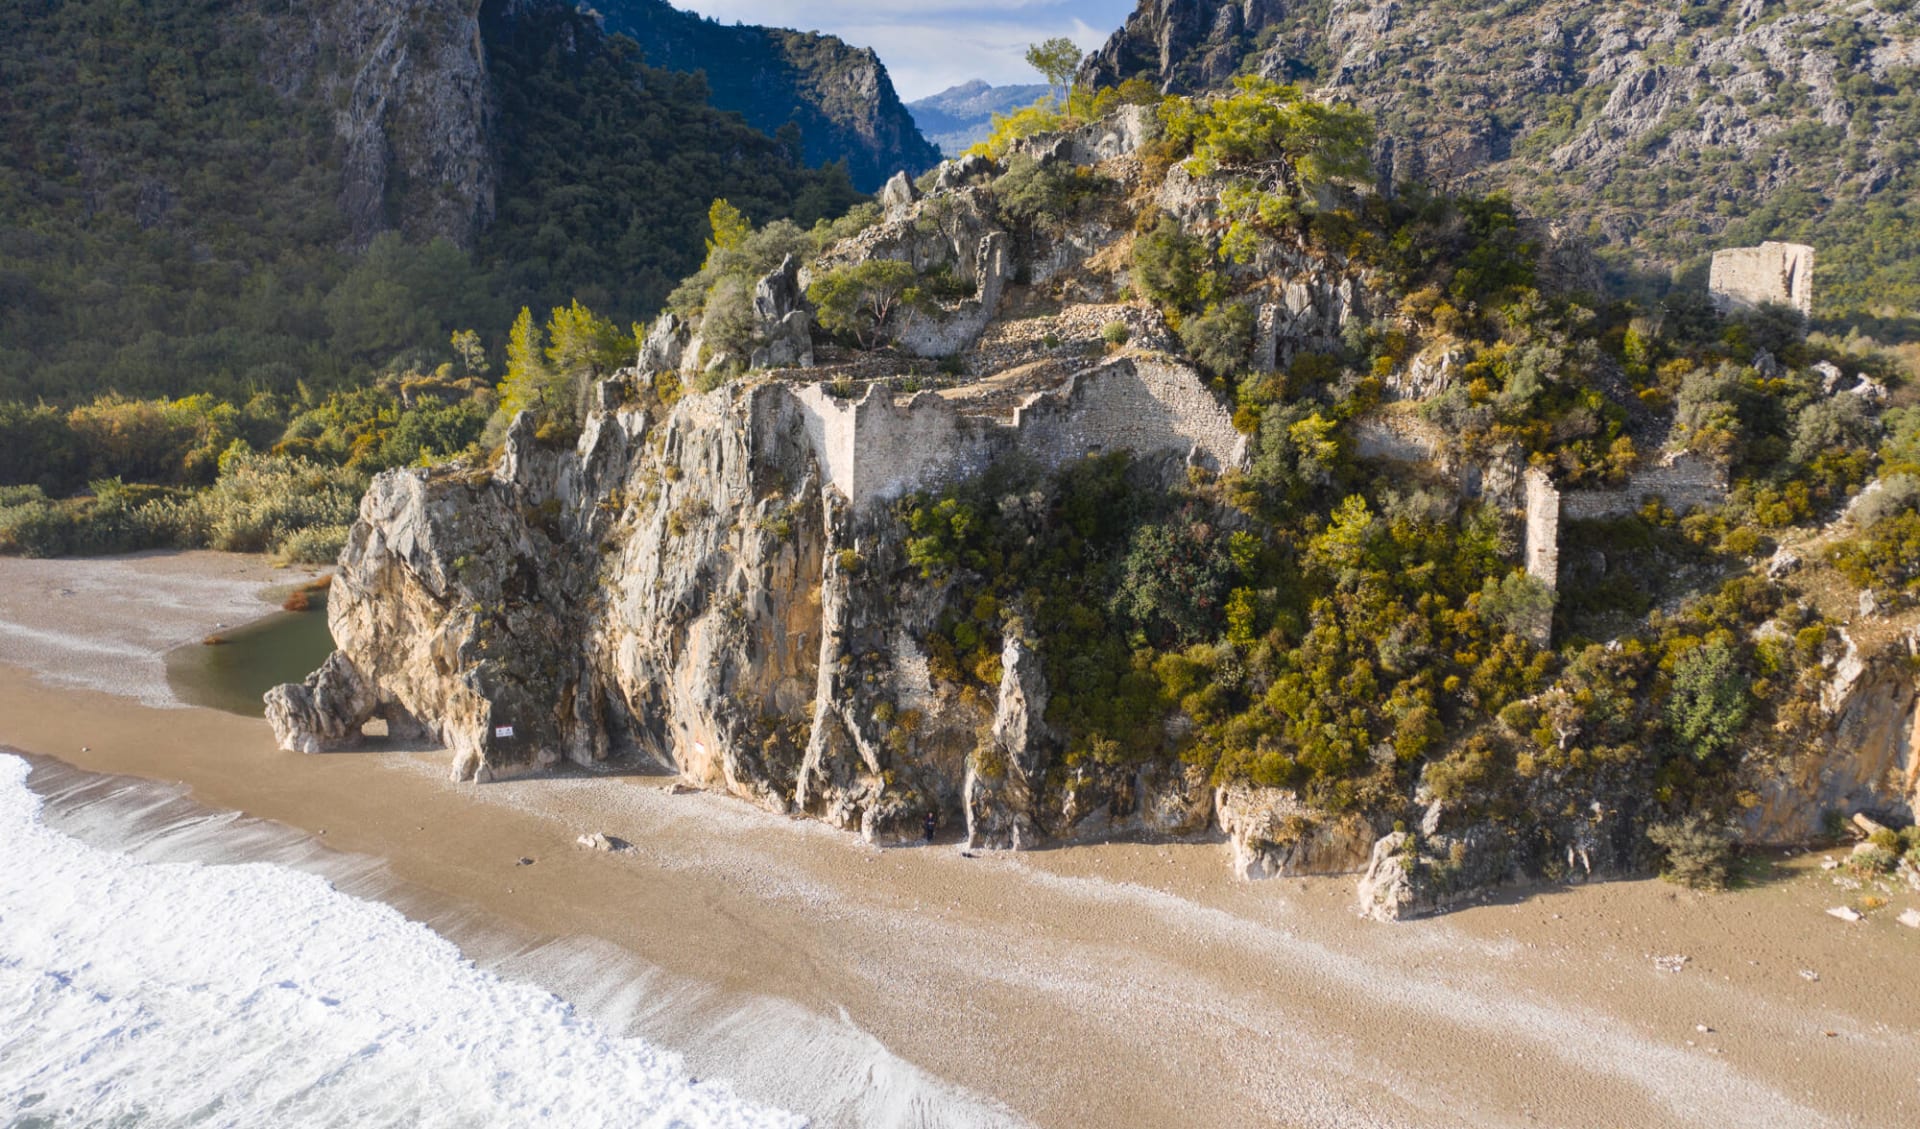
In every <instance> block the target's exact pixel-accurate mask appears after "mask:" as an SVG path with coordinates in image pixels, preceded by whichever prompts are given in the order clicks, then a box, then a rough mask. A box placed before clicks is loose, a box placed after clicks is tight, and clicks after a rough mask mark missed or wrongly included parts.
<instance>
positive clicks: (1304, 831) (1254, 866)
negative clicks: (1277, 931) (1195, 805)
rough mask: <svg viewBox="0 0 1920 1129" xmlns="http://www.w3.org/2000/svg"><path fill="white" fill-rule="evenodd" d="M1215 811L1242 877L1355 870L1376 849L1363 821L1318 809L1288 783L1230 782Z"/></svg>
mask: <svg viewBox="0 0 1920 1129" xmlns="http://www.w3.org/2000/svg"><path fill="white" fill-rule="evenodd" d="M1214 812H1215V818H1216V819H1217V820H1218V821H1219V824H1220V830H1221V831H1223V832H1225V833H1226V836H1227V841H1228V845H1229V846H1230V848H1231V849H1232V852H1233V873H1234V875H1235V876H1236V877H1238V878H1242V879H1248V880H1253V879H1263V878H1281V877H1285V878H1294V877H1299V876H1302V875H1309V874H1354V873H1358V872H1359V871H1361V870H1363V869H1365V868H1366V866H1367V860H1368V857H1369V855H1370V854H1371V852H1372V850H1373V842H1374V831H1373V828H1372V827H1370V826H1368V825H1367V822H1366V821H1365V820H1363V819H1361V818H1360V817H1359V816H1356V815H1350V814H1349V815H1333V814H1331V813H1328V812H1323V811H1319V810H1316V809H1314V808H1312V807H1309V806H1308V805H1306V804H1304V803H1302V802H1301V800H1300V796H1299V794H1298V793H1296V792H1292V791H1289V790H1287V789H1284V788H1256V787H1253V786H1251V785H1246V784H1233V785H1228V786H1226V787H1223V788H1221V789H1219V790H1218V791H1217V792H1216V793H1215V798H1214Z"/></svg>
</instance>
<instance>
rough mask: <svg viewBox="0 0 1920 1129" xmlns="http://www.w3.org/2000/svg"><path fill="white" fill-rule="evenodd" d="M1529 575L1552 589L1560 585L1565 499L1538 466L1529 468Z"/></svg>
mask: <svg viewBox="0 0 1920 1129" xmlns="http://www.w3.org/2000/svg"><path fill="white" fill-rule="evenodd" d="M1526 481H1527V539H1526V555H1527V575H1528V576H1531V577H1533V578H1534V579H1535V580H1538V581H1540V582H1541V583H1542V584H1545V585H1546V586H1547V587H1548V588H1549V589H1558V588H1559V587H1560V516H1561V514H1562V513H1563V512H1564V506H1565V500H1564V499H1563V498H1562V497H1561V495H1560V491H1559V489H1558V488H1557V487H1555V486H1554V484H1553V479H1551V478H1549V477H1547V473H1546V472H1545V471H1543V470H1541V469H1540V468H1538V467H1530V468H1528V470H1527V475H1526Z"/></svg>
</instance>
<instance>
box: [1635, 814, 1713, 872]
mask: <svg viewBox="0 0 1920 1129" xmlns="http://www.w3.org/2000/svg"><path fill="white" fill-rule="evenodd" d="M1647 838H1648V839H1649V840H1650V841H1652V843H1653V845H1654V846H1656V847H1658V848H1660V850H1661V851H1662V852H1663V854H1664V855H1665V859H1666V862H1665V866H1663V867H1662V869H1661V873H1662V874H1663V875H1665V876H1666V877H1667V878H1669V879H1671V880H1673V881H1675V882H1678V883H1680V884H1681V885H1683V886H1691V887H1693V888H1695V889H1699V890H1723V889H1725V888H1726V886H1727V883H1728V882H1729V880H1731V878H1732V876H1733V862H1734V857H1735V847H1734V842H1735V841H1734V837H1733V835H1732V833H1731V832H1729V831H1728V830H1727V829H1726V828H1725V827H1722V826H1720V825H1719V824H1717V823H1715V822H1713V821H1712V820H1711V819H1709V818H1707V817H1705V816H1702V815H1698V814H1695V815H1688V816H1686V817H1684V818H1682V819H1678V820H1673V821H1670V822H1665V823H1657V824H1654V825H1653V826H1652V827H1651V828H1649V829H1648V830H1647Z"/></svg>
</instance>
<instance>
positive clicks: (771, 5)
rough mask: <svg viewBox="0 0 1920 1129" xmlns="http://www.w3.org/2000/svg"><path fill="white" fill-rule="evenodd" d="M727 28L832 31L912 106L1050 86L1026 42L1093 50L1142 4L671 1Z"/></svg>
mask: <svg viewBox="0 0 1920 1129" xmlns="http://www.w3.org/2000/svg"><path fill="white" fill-rule="evenodd" d="M671 2H672V3H673V5H674V7H676V8H685V9H689V10H691V11H695V12H699V13H700V14H701V15H703V16H711V17H713V18H714V19H716V20H720V21H721V22H723V23H733V22H739V23H752V24H770V25H773V26H775V27H792V28H799V29H800V30H802V31H825V32H831V33H832V34H834V35H837V36H839V37H840V38H842V39H844V40H846V41H847V42H849V43H852V44H854V45H855V46H859V47H871V48H873V49H874V50H876V51H878V52H879V53H880V59H881V61H882V62H884V63H886V65H887V70H888V72H889V73H891V74H892V75H893V85H894V87H895V88H896V89H898V90H899V91H900V96H901V97H902V98H904V99H905V100H907V101H909V102H911V101H913V100H914V99H916V98H924V97H926V96H927V95H929V94H935V93H938V92H939V91H941V90H944V89H945V88H947V87H949V86H953V85H954V84H956V83H961V82H965V81H967V80H968V79H972V78H983V79H986V80H987V81H988V82H991V83H993V84H994V85H996V86H999V85H1003V84H1006V83H1020V82H1040V81H1043V80H1042V79H1041V78H1040V77H1039V76H1038V75H1036V74H1034V73H1033V70H1032V68H1030V67H1028V66H1027V65H1026V63H1024V62H1022V61H1021V58H1020V56H1021V54H1022V53H1023V52H1024V51H1025V50H1026V47H1027V44H1029V43H1035V42H1038V41H1039V40H1042V39H1048V38H1051V37H1053V36H1056V35H1064V36H1067V37H1068V38H1070V39H1072V40H1073V41H1074V42H1075V43H1078V44H1079V45H1080V47H1081V49H1082V50H1086V51H1091V50H1093V49H1094V48H1095V47H1098V46H1099V45H1100V44H1102V43H1104V42H1106V39H1107V36H1109V35H1111V34H1112V33H1113V31H1114V29H1115V28H1118V27H1119V26H1120V24H1121V23H1122V22H1123V21H1124V20H1125V19H1126V18H1127V16H1128V14H1130V13H1131V12H1132V11H1133V9H1134V8H1135V7H1136V0H671Z"/></svg>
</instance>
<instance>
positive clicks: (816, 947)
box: [0, 562, 1920, 1126]
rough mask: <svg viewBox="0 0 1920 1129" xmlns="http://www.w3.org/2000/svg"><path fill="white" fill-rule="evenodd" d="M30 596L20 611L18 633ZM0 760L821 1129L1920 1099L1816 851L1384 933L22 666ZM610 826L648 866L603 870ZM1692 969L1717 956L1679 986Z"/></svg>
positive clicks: (1738, 1118)
mask: <svg viewBox="0 0 1920 1129" xmlns="http://www.w3.org/2000/svg"><path fill="white" fill-rule="evenodd" d="M6 563H7V562H0V582H3V581H4V578H5V572H4V566H5V565H6ZM63 563H67V564H74V563H75V562H63ZM0 588H4V591H3V592H0V619H7V618H9V617H13V616H15V615H17V614H19V613H18V611H17V610H16V609H15V608H13V607H10V606H9V605H11V604H14V603H17V602H19V600H18V599H16V598H15V597H14V593H15V592H16V591H17V586H14V585H4V584H0ZM0 658H10V656H0ZM0 744H4V745H9V746H12V747H15V748H19V749H22V750H25V751H27V752H29V753H33V754H37V755H42V756H49V757H52V758H53V759H55V760H58V761H60V762H61V763H64V764H67V765H70V766H72V767H73V768H75V769H79V770H81V771H85V772H89V773H102V774H110V775H123V776H128V777H133V778H137V779H145V780H153V781H165V782H177V783H178V784H179V785H181V786H183V787H185V788H186V789H187V790H188V794H189V795H190V796H191V797H192V799H193V801H194V802H195V803H197V804H199V805H201V806H203V807H205V808H208V809H212V810H216V811H243V812H246V813H248V814H249V815H250V816H252V817H254V818H256V819H261V820H267V821H269V822H271V823H274V824H277V825H280V826H282V827H284V828H287V829H291V830H292V831H295V832H298V833H300V834H304V835H310V836H313V837H315V838H317V839H319V841H321V842H324V843H325V845H326V848H327V849H328V850H329V851H332V852H344V854H345V855H347V856H351V857H354V858H364V859H369V860H378V862H379V864H380V865H381V866H382V867H383V868H384V870H385V873H386V874H388V875H390V876H391V878H392V880H393V882H394V884H395V886H394V888H395V889H403V890H407V891H411V893H410V894H408V895H406V896H400V895H392V896H394V897H396V898H397V900H398V901H400V902H406V903H408V904H402V905H398V907H397V908H400V909H402V911H403V912H406V913H407V914H408V916H410V917H414V918H415V919H416V920H423V921H425V922H426V923H427V924H429V925H431V926H432V927H434V928H435V929H436V930H441V931H443V932H445V933H446V935H448V936H449V937H450V938H451V939H453V940H454V941H455V942H456V943H457V944H460V945H461V947H462V949H463V951H466V952H468V954H469V955H470V956H472V957H474V958H475V959H476V960H478V961H479V962H480V963H482V964H483V965H484V966H487V967H490V968H494V969H495V970H497V971H503V973H504V974H507V975H512V976H515V977H517V978H519V979H525V980H532V981H534V982H536V983H539V984H540V985H541V986H542V987H546V988H548V989H549V990H554V991H557V992H558V993H559V994H560V995H562V996H563V997H564V998H568V999H571V1000H574V1001H575V1002H576V1003H581V1004H582V1005H583V1006H586V1007H589V1008H592V1009H596V1010H598V1009H607V1010H610V1011H617V1012H619V1013H621V1014H624V1015H626V1016H627V1017H628V1020H629V1024H630V1026H631V1027H632V1028H633V1029H634V1030H633V1033H636V1034H639V1035H640V1036H641V1037H643V1038H646V1039H647V1040H648V1041H650V1042H653V1043H655V1044H656V1045H659V1046H662V1047H665V1048H668V1049H671V1050H674V1051H676V1052H679V1053H681V1054H682V1055H684V1056H685V1057H686V1059H687V1061H688V1063H689V1065H690V1066H691V1067H692V1068H693V1069H694V1070H695V1071H696V1072H697V1073H701V1074H719V1075H722V1076H726V1077H728V1078H729V1080H730V1081H731V1082H732V1083H733V1085H734V1088H735V1089H736V1090H737V1091H739V1092H740V1093H742V1094H743V1095H745V1096H748V1097H750V1098H752V1099H754V1100H756V1101H761V1102H767V1103H769V1104H774V1105H779V1106H782V1107H785V1108H790V1109H799V1110H801V1111H802V1112H809V1107H811V1111H813V1112H814V1113H815V1116H816V1123H818V1124H839V1123H842V1122H841V1121H840V1120H824V1119H823V1118H824V1117H826V1116H829V1115H828V1114H827V1113H826V1109H827V1105H826V1103H829V1102H831V1101H832V1100H835V1099H836V1098H838V1097H844V1096H845V1095H846V1094H849V1093H856V1092H860V1091H862V1090H864V1089H866V1088H868V1086H869V1079H876V1080H878V1081H880V1082H882V1083H887V1082H891V1085H881V1086H879V1087H877V1088H876V1090H875V1092H876V1093H877V1094H878V1095H879V1096H878V1098H877V1099H876V1100H875V1101H873V1102H870V1103H868V1104H867V1105H865V1106H861V1107H858V1108H857V1109H854V1108H852V1107H844V1106H843V1107H840V1108H841V1109H842V1110H844V1111H845V1112H846V1113H847V1114H848V1115H849V1117H850V1119H851V1120H857V1121H858V1122H859V1123H863V1124H888V1125H896V1124H897V1125H945V1124H953V1125H962V1124H966V1125H977V1124H993V1123H1009V1124H1010V1123H1017V1121H1021V1120H1024V1121H1027V1122H1030V1123H1032V1124H1036V1125H1044V1126H1082V1125H1084V1126H1098V1125H1113V1124H1185V1123H1195V1122H1200V1121H1205V1122H1210V1123H1215V1124H1222V1125H1248V1126H1252V1125H1272V1124H1284V1125H1310V1126H1323V1125H1324V1126H1342V1125H1463V1124H1473V1125H1476V1126H1491V1125H1530V1124H1551V1125H1565V1126H1581V1125H1593V1126H1606V1125H1621V1124H1636V1125H1650V1126H1651V1125H1708V1124H1714V1125H1723V1124H1742V1125H1794V1126H1801V1125H1849V1124H1857V1125H1871V1124H1886V1123H1898V1122H1900V1121H1904V1120H1907V1119H1909V1118H1911V1117H1913V1116H1914V1111H1915V1109H1916V1108H1917V1107H1920V1094H1916V1091H1915V1088H1914V1083H1913V1079H1914V1078H1915V1077H1917V1076H1920V983H1917V982H1916V978H1914V977H1912V976H1911V975H1910V972H1909V969H1910V967H1911V962H1912V959H1913V956H1914V954H1915V953H1916V952H1920V932H1916V931H1913V930H1907V929H1903V928H1902V927H1900V926H1897V925H1895V924H1893V922H1892V920H1891V918H1892V915H1893V914H1894V913H1897V912H1899V910H1900V909H1901V908H1903V907H1904V906H1906V905H1909V904H1915V903H1920V897H1912V898H1900V899H1896V900H1895V902H1894V904H1893V905H1892V906H1890V907H1889V908H1888V909H1887V910H1883V911H1881V912H1880V913H1877V914H1875V915H1874V916H1873V917H1872V918H1871V919H1869V921H1868V922H1866V923H1864V924H1862V925H1858V926H1848V925H1844V924H1842V923H1840V922H1838V921H1835V920H1834V919H1832V918H1829V917H1827V916H1825V914H1824V913H1823V912H1822V910H1823V909H1824V908H1825V907H1826V906H1829V905H1833V904H1838V903H1839V902H1840V901H1842V900H1844V898H1845V895H1843V894H1841V893H1839V892H1837V891H1835V890H1834V889H1833V888H1832V887H1831V885H1830V876H1827V875H1824V874H1822V872H1821V871H1820V870H1819V867H1818V859H1817V857H1800V858H1796V859H1793V860H1791V861H1789V862H1781V863H1777V864H1775V865H1774V866H1773V867H1772V871H1773V876H1772V877H1771V878H1770V879H1769V880H1767V881H1765V882H1763V883H1761V884H1760V885H1758V886H1757V887H1756V888H1753V889H1748V890H1744V891H1740V892H1737V893H1733V894H1726V895H1715V896H1702V895H1697V894H1692V893H1690V892H1687V891H1684V890H1681V889H1679V888H1676V887H1672V886H1669V885H1665V884H1662V883H1659V882H1657V881H1637V882H1613V883H1605V884H1595V885H1589V886H1582V887H1564V888H1547V889H1537V890H1526V891H1515V892H1514V894H1513V895H1512V896H1511V897H1506V898H1496V899H1492V900H1490V901H1488V902H1486V903H1484V904H1476V905H1473V906H1469V907H1467V908H1463V909H1460V910H1457V911H1455V912H1454V913H1452V914H1449V915H1447V916H1445V917H1442V918H1438V919H1430V920H1426V921H1417V922H1410V923H1403V924H1400V925H1395V926H1385V925H1379V924H1376V923H1371V922H1365V921H1362V920H1360V919H1359V918H1358V917H1357V916H1356V915H1355V913H1354V912H1353V910H1352V900H1353V891H1352V881H1351V879H1327V880H1283V881H1276V882H1270V883H1262V884H1253V885H1248V884H1242V883H1238V882H1235V881H1234V880H1232V878H1231V876H1230V875H1229V873H1228V870H1227V866H1226V861H1225V858H1224V854H1223V851H1224V848H1222V847H1220V846H1218V845H1194V844H1162V843H1141V842H1135V843H1110V844H1103V845H1096V846H1084V847H1070V848H1061V849H1056V850H1047V851H1040V852H1035V853H1032V854H1026V855H1013V856H1007V855H982V856H981V857H978V858H973V859H968V858H964V857H962V856H961V855H960V853H959V852H958V851H955V850H953V849H951V848H949V847H944V846H936V847H932V848H893V849H886V850H881V849H876V848H872V847H869V846H867V845H865V844H864V843H861V842H860V841H859V840H858V839H857V838H855V837H852V836H850V835H846V834H843V833H841V832H838V831H834V830H832V829H830V828H827V827H825V826H824V825H821V824H818V823H813V822H807V821H792V820H787V819H784V818H782V817H779V816H774V815H771V814H768V813H765V812H762V811H760V810H759V809H756V808H753V807H751V806H750V805H747V804H746V803H744V802H743V801H737V800H733V799H730V798H726V797H721V796H716V795H711V794H699V793H696V794H691V795H682V796H670V795H666V794H664V793H663V792H662V791H661V787H660V786H661V784H663V783H664V782H665V780H666V778H662V777H649V776H634V775H619V774H613V773H609V774H585V773H580V774H573V775H566V776H559V777H546V778H533V779H528V780H520V781H513V782H507V783H499V784H491V785H485V786H477V787H476V786H473V785H454V784H451V783H449V782H447V781H446V779H445V761H446V758H445V754H441V753H437V752H405V751H369V752H362V753H342V754H332V755H322V756H313V757H301V756H299V755H297V754H289V753H280V752H277V751H275V750H274V749H273V747H272V746H273V742H272V738H271V736H270V734H269V733H268V732H267V729H266V726H265V724H264V722H261V721H258V720H254V719H248V718H242V717H238V716H235V715H226V714H218V713H213V712H212V711H207V710H200V709H193V708H174V709H168V710H164V711H161V710H157V709H154V708H151V707H149V706H145V705H142V704H140V703H139V702H137V701H133V700H129V699H127V698H123V697H114V696H110V695H107V694H103V693H100V692H98V691H91V690H84V689H77V688H74V687H72V686H67V687H60V686H50V685H48V684H47V682H46V681H45V680H44V678H43V677H42V675H41V674H40V673H36V672H35V671H34V670H32V669H28V668H27V667H25V666H23V665H22V664H20V663H19V662H17V661H7V662H0ZM38 776H39V774H38V773H36V777H38ZM593 832H604V833H605V834H608V835H613V836H617V837H619V838H621V839H624V840H627V841H628V842H630V843H632V844H633V845H634V849H633V850H631V851H628V852H623V853H620V854H613V855H609V854H602V853H595V852H589V851H585V850H582V849H580V848H578V847H576V846H575V845H574V842H573V840H574V839H575V838H576V837H577V836H579V835H581V834H590V833H593ZM103 845H111V844H110V843H108V844H103ZM522 857H528V858H532V859H534V863H533V865H531V866H526V867H523V866H519V865H518V861H519V859H520V858H522ZM416 897H417V898H418V899H420V900H419V901H418V902H415V901H413V900H412V899H414V898H416ZM382 900H386V896H382ZM422 914H424V915H425V916H422ZM489 938H491V940H489ZM509 949H510V950H513V951H502V950H509ZM1667 955H1685V956H1687V957H1689V958H1690V959H1689V961H1688V962H1687V964H1686V965H1685V968H1684V970H1683V971H1681V972H1678V973H1668V972H1661V971H1659V970H1658V969H1657V968H1656V967H1655V965H1654V958H1655V957H1658V956H1667ZM1802 969H1805V970H1809V971H1815V972H1817V974H1818V976H1819V979H1818V980H1808V979H1805V978H1803V977H1802V976H1801V975H1800V972H1801V970H1802ZM649 970H657V971H649ZM1703 1027H1704V1028H1710V1029H1711V1030H1710V1031H1701V1030H1698V1028H1703ZM1829 1031H1832V1032H1835V1034H1833V1035H1831V1036H1829V1035H1828V1034H1827V1032H1829ZM850 1064H860V1066H861V1068H860V1069H859V1070H854V1069H850ZM756 1072H757V1073H756ZM889 1075H892V1077H888V1076H889ZM783 1091H784V1092H785V1093H786V1094H789V1095H798V1096H803V1097H804V1100H802V1101H795V1100H793V1098H791V1097H788V1098H784V1099H783ZM806 1095H811V1096H806Z"/></svg>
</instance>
